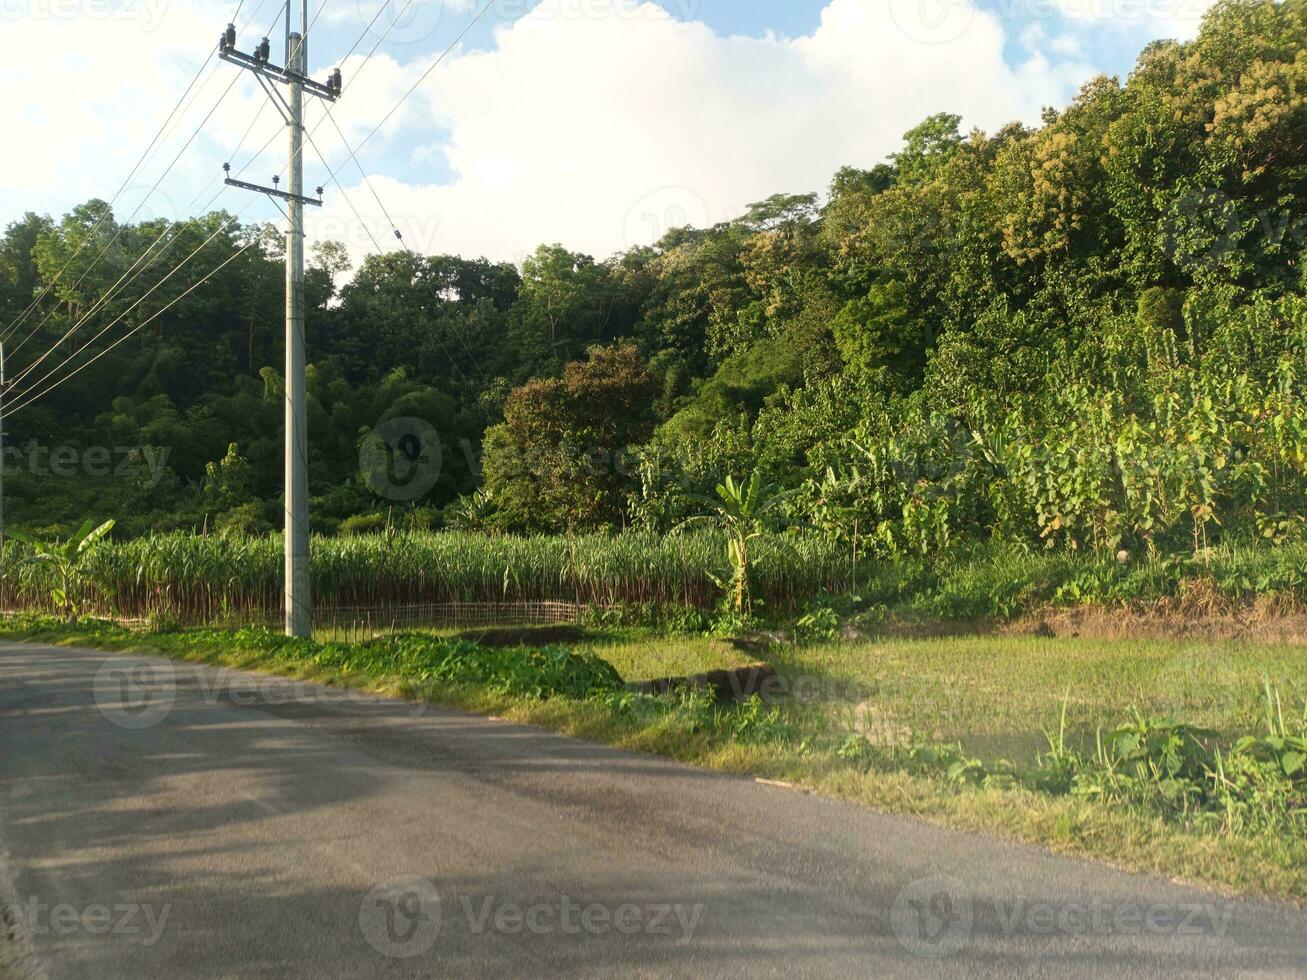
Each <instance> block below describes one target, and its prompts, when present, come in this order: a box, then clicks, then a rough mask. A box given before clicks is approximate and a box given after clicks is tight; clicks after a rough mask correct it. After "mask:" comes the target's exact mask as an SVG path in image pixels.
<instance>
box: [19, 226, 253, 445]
mask: <svg viewBox="0 0 1307 980" xmlns="http://www.w3.org/2000/svg"><path fill="white" fill-rule="evenodd" d="M254 244H255V242H254V241H250V242H247V243H246V244H245V245H243V246H241V248H240V249H239V250H237V251H236V252H235V253H233V254H232V255H231V256H229V257H228V258H227V259H226V260H225V261H224V262H223V263H222V264H221V265H219V266H218V267H217V268H216V269H214V270H213V271H212V272H210V273H208V274H207V275H206V276H205V277H204V278H203V279H201V280H200V281H199V282H197V283H195V284H193V285H192V286H190V287H189V288H188V289H187V290H186V291H185V292H184V293H182V294H181V295H180V296H178V297H177V298H176V299H174V300H173V301H172V302H170V303H169V304H168V305H167V306H165V307H163V308H162V309H160V310H158V311H157V312H155V313H154V314H152V315H151V316H150V317H149V318H148V319H146V320H142V321H141V322H140V323H138V324H137V325H136V326H135V327H133V328H132V329H131V330H129V331H128V332H127V333H125V334H123V335H122V336H121V337H119V338H118V339H117V340H115V341H114V342H113V343H112V344H110V345H109V346H108V347H106V348H105V349H104V350H102V351H100V353H98V354H96V355H95V356H94V357H93V358H91V359H90V360H89V361H87V362H86V363H85V364H81V365H78V367H77V368H76V369H74V370H73V371H72V372H71V373H70V374H68V375H67V376H66V377H64V378H61V379H60V380H59V381H56V382H55V383H54V384H53V385H51V386H50V387H49V388H46V389H45V390H44V391H41V392H38V393H37V394H35V395H32V396H31V397H30V398H27V399H26V400H24V401H22V402H20V403H19V404H18V405H15V406H14V407H13V408H11V409H8V410H7V411H6V412H5V413H4V415H3V416H0V420H3V419H6V418H8V417H9V416H10V415H13V414H14V413H15V412H17V411H20V410H21V409H23V408H25V407H27V406H28V405H30V404H32V402H34V401H36V400H37V399H38V398H44V397H45V396H46V395H48V394H49V393H50V392H52V391H54V390H55V389H56V388H58V387H59V385H61V384H64V383H65V382H67V381H68V380H69V379H70V378H72V377H73V376H74V375H76V374H78V373H80V372H81V371H83V370H85V369H86V368H88V367H90V366H91V365H92V364H94V363H95V362H96V361H98V360H99V359H100V358H102V357H104V355H106V354H108V353H109V352H110V351H111V350H113V349H114V348H115V347H117V346H118V345H119V344H121V343H123V342H124V341H126V340H128V339H129V338H131V337H132V336H134V335H135V334H137V333H139V332H140V331H141V330H143V329H145V327H147V326H148V325H149V324H150V323H152V322H154V321H155V320H157V319H158V318H159V317H161V316H163V314H165V313H167V312H168V310H170V309H172V307H174V306H176V305H177V304H178V303H180V302H181V301H182V300H184V299H185V298H186V297H187V296H189V295H190V294H191V293H193V292H195V290H197V289H199V288H200V287H201V286H203V285H204V284H205V283H206V282H208V281H209V280H210V279H212V278H213V277H214V276H216V275H217V274H218V273H219V272H221V271H222V270H223V269H225V268H226V267H227V266H228V265H230V264H231V263H232V262H234V261H236V259H238V258H240V257H241V256H242V255H244V254H245V252H246V251H247V250H248V249H250V248H251V247H253V245H254ZM30 390H31V389H30V388H29V389H28V391H30ZM20 397H21V396H20Z"/></svg>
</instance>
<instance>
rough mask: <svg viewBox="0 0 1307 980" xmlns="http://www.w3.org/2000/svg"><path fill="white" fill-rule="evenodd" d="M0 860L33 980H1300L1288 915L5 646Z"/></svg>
mask: <svg viewBox="0 0 1307 980" xmlns="http://www.w3.org/2000/svg"><path fill="white" fill-rule="evenodd" d="M0 846H2V847H3V850H0V904H3V905H4V906H5V908H4V922H3V923H0V975H4V974H6V971H7V973H8V974H12V975H14V976H17V977H27V976H33V977H49V978H74V977H77V978H83V977H88V978H89V977H94V978H100V977H113V978H119V977H121V978H128V980H141V978H153V977H159V978H168V980H181V978H237V977H239V978H249V977H267V978H277V980H284V978H297V977H309V978H314V980H326V978H334V977H350V978H358V977H387V978H391V977H394V978H400V977H442V978H443V977H532V978H534V977H543V976H589V977H610V976H618V975H620V976H632V977H646V976H647V977H653V976H685V977H718V976H721V977H727V976H731V977H745V976H747V977H766V976H782V977H787V978H793V977H807V976H812V977H841V978H843V977H900V976H902V977H912V976H921V977H931V978H934V977H974V976H994V977H1010V976H1059V977H1061V976H1084V977H1095V978H1097V977H1104V976H1126V977H1168V978H1169V977H1177V976H1211V975H1213V974H1217V973H1219V974H1221V975H1237V974H1245V975H1256V976H1260V977H1273V976H1284V977H1302V976H1307V916H1304V914H1303V913H1302V912H1301V911H1299V910H1296V909H1293V908H1291V907H1290V906H1288V905H1281V904H1277V903H1270V902H1258V901H1229V900H1226V899H1224V898H1221V897H1219V896H1217V895H1215V894H1212V893H1209V892H1206V891H1203V890H1198V889H1192V888H1188V887H1182V886H1178V885H1174V884H1169V883H1166V882H1163V881H1158V880H1155V879H1152V878H1148V877H1145V876H1140V875H1133V874H1127V873H1124V872H1121V871H1117V870H1113V869H1111V868H1109V867H1106V866H1104V865H1099V864H1095V863H1090V862H1084V861H1079V860H1074V859H1070V858H1065V857H1059V856H1055V855H1052V854H1049V853H1046V852H1044V851H1042V850H1040V849H1038V848H1033V847H1026V846H1020V845H1014V844H1010V843H1004V842H1000V841H997V840H994V839H992V838H989V837H986V836H983V835H978V834H967V833H957V832H953V831H948V830H943V829H940V828H937V827H934V826H931V825H928V824H926V823H923V822H920V821H917V820H913V819H909V818H905V817H896V816H886V815H883V814H878V813H875V812H872V811H870V810H867V809H865V808H861V807H857V806H854V805H851V804H846V803H840V802H834V801H829V800H824V799H820V798H817V797H813V796H809V795H805V794H803V793H799V792H796V791H794V790H791V789H787V788H784V787H778V786H774V785H764V784H760V783H758V782H756V781H754V780H749V779H744V778H737V777H731V776H724V775H716V774H711V773H707V772H701V771H698V770H695V769H692V768H689V767H685V766H681V765H677V764H675V763H671V762H667V761H664V760H659V759H654V758H648V757H643V756H639V755H633V754H629V753H624V752H619V751H615V750H612V749H609V748H605V747H601V746H596V745H591V744H588V743H585V742H581V741H576V740H571V739H566V738H561V737H557V736H554V735H551V734H547V733H544V732H541V731H538V730H535V729H531V728H526V727H521V726H516V725H509V724H505V723H502V722H498V721H494V720H491V719H483V718H478V717H471V716H468V715H465V714H460V713H456V712H450V711H443V710H438V709H434V708H430V707H425V706H419V705H414V704H410V703H406V702H400V701H393V700H387V699H382V698H372V697H363V696H360V695H353V694H348V693H345V692H339V691H334V690H331V689H327V688H321V687H316V686H312V685H304V684H299V683H296V682H291V681H283V680H275V679H269V678H263V677H261V676H258V675H252V674H245V673H237V672H231V671H223V670H217V669H211V668H198V667H195V666H193V665H188V664H173V663H171V662H168V661H163V660H147V659H142V658H130V657H124V656H122V655H111V654H103V653H96V652H90V651H81V650H68V649H60V648H48V647H40V646H28V645H13V644H5V645H0ZM6 962H7V964H8V965H7V966H6V965H5V964H6Z"/></svg>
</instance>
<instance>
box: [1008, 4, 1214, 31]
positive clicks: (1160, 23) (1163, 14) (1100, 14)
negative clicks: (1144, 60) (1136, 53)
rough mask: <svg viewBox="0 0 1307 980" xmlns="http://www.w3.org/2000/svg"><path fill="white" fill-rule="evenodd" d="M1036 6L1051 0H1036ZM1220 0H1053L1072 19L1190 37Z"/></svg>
mask: <svg viewBox="0 0 1307 980" xmlns="http://www.w3.org/2000/svg"><path fill="white" fill-rule="evenodd" d="M1034 2H1035V4H1036V6H1037V7H1038V5H1040V4H1042V3H1046V2H1047V0H1034ZM1215 2H1216V0H1052V3H1053V5H1054V7H1056V9H1057V11H1058V12H1059V13H1060V14H1062V16H1063V17H1066V18H1067V19H1068V20H1071V21H1076V22H1080V23H1082V24H1095V25H1102V26H1106V27H1115V28H1117V29H1119V30H1122V31H1133V32H1138V31H1139V30H1140V29H1144V30H1146V31H1147V32H1148V33H1149V34H1150V35H1151V36H1154V37H1173V38H1178V39H1180V40H1187V39H1189V38H1192V37H1193V36H1194V35H1196V34H1197V33H1198V28H1199V26H1201V24H1202V20H1203V15H1204V14H1205V13H1207V11H1208V9H1209V8H1210V7H1211V6H1212V4H1213V3H1215Z"/></svg>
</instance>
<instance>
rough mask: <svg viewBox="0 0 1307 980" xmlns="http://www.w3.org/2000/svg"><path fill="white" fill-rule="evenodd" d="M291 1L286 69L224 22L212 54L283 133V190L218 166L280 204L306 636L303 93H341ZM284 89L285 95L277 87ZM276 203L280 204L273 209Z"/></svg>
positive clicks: (293, 559) (296, 557)
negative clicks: (245, 73) (273, 115)
mask: <svg viewBox="0 0 1307 980" xmlns="http://www.w3.org/2000/svg"><path fill="white" fill-rule="evenodd" d="M290 8H291V4H290V3H287V4H286V65H285V67H280V68H279V67H277V66H276V65H274V64H272V63H271V62H270V61H269V60H268V59H269V55H270V54H271V44H270V43H269V41H268V39H267V38H266V37H265V38H263V40H262V41H260V42H259V45H258V47H257V48H255V49H254V53H253V54H252V55H251V54H244V53H243V52H240V51H237V50H236V28H235V26H234V25H232V24H228V25H227V30H226V31H224V32H223V34H222V38H221V40H220V41H219V43H218V57H220V58H222V59H223V60H224V61H229V62H231V63H232V64H234V65H238V66H240V67H241V68H245V69H248V70H249V71H251V72H253V73H254V77H255V78H256V79H257V80H258V82H259V84H260V85H261V86H262V87H263V90H264V91H265V92H267V94H268V97H269V98H270V99H271V100H272V102H273V105H275V106H276V107H277V111H278V112H280V113H281V116H282V118H283V119H284V120H285V121H286V128H287V129H288V131H289V133H290V147H289V149H290V158H289V161H288V164H287V166H288V168H289V172H288V175H287V176H288V177H289V184H290V189H289V190H288V191H282V190H280V189H278V188H277V186H276V185H277V184H279V183H280V178H278V177H273V178H272V182H273V186H272V187H261V186H259V185H258V184H248V183H245V182H244V181H240V180H236V179H234V178H232V177H231V175H230V174H231V164H230V163H224V164H223V165H222V169H223V170H224V171H225V172H226V173H227V178H226V183H227V184H228V185H230V186H233V187H241V188H244V189H245V190H250V191H257V192H258V193H261V194H267V195H268V197H269V198H270V199H272V200H273V202H274V203H276V201H278V200H282V201H285V202H286V203H287V205H288V206H289V211H287V212H283V213H284V214H285V215H286V219H287V222H288V224H289V227H288V228H287V231H286V377H285V383H286V436H285V454H286V465H285V500H284V509H285V542H286V557H285V565H286V567H285V589H284V598H283V608H284V614H285V627H286V635H287V636H301V637H309V636H311V635H312V633H313V604H312V598H311V596H310V594H309V474H308V452H309V434H308V430H309V426H308V414H307V411H306V404H305V397H306V396H305V381H304V206H305V205H306V204H311V205H314V206H317V207H321V205H322V188H321V187H319V188H318V197H317V199H314V198H311V197H305V196H304V93H305V92H308V93H309V94H311V95H316V96H317V97H318V98H321V99H326V100H328V101H330V102H334V101H335V100H336V99H337V98H338V97H339V96H340V92H341V76H340V69H339V68H337V69H335V70H333V71H332V73H331V76H330V78H329V79H328V81H327V84H325V85H323V84H321V83H319V82H315V81H313V80H312V79H311V78H309V77H308V39H307V34H308V27H309V5H308V0H301V5H300V32H299V33H292V31H291V14H290ZM278 85H284V86H285V87H286V90H287V92H286V96H283V95H282V93H281V91H280V90H279V89H278V88H277V86H278ZM279 206H280V205H279Z"/></svg>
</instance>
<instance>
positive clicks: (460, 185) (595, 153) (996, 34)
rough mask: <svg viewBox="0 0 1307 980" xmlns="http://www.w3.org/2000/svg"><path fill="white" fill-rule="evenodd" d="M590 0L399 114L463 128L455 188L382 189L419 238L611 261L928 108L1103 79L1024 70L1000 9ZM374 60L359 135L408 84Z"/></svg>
mask: <svg viewBox="0 0 1307 980" xmlns="http://www.w3.org/2000/svg"><path fill="white" fill-rule="evenodd" d="M578 2H579V0H545V3H543V4H542V5H541V7H540V8H539V9H538V10H537V12H535V13H533V14H531V15H528V16H526V17H523V18H522V19H520V20H518V21H516V22H515V23H513V24H511V25H510V26H507V27H504V28H503V29H501V30H500V31H499V32H498V33H497V35H496V43H495V46H494V48H493V50H489V51H483V52H474V53H465V54H460V55H459V56H457V57H453V58H451V59H450V60H449V61H448V62H447V63H446V64H444V65H442V66H441V67H440V68H439V69H437V71H436V73H435V74H433V76H432V77H431V78H430V79H429V80H428V81H427V82H426V83H424V84H423V86H422V87H421V89H420V90H419V92H418V93H417V94H415V96H414V97H413V99H412V100H410V103H409V105H408V106H407V108H406V113H405V118H404V119H403V120H402V121H401V120H400V119H399V118H398V117H397V118H396V119H395V120H392V121H391V123H390V124H388V126H387V130H389V131H391V132H392V134H393V132H394V131H395V130H403V129H407V130H410V131H414V130H418V131H420V130H421V129H422V128H423V127H427V128H430V127H439V129H441V130H442V131H445V132H447V133H448V143H447V145H445V147H444V151H445V152H444V156H445V159H446V160H447V161H448V163H449V165H450V166H451V167H452V168H453V171H454V174H455V177H454V179H453V181H452V182H450V183H445V184H437V183H434V182H433V183H431V184H426V185H421V186H412V185H407V184H400V183H397V182H394V181H377V182H376V184H377V190H378V192H379V193H380V194H381V196H382V198H383V200H384V201H385V203H386V205H387V207H388V209H389V210H390V211H391V213H392V214H393V215H394V216H395V218H396V221H397V222H398V223H399V224H400V225H401V227H402V228H403V230H404V231H405V238H406V240H407V241H409V243H410V244H411V245H412V246H413V247H415V248H422V249H425V250H430V251H449V252H461V253H464V254H469V255H479V254H485V255H488V256H491V257H493V258H508V259H520V258H521V257H522V256H523V255H524V254H526V253H528V252H529V251H530V250H531V249H533V248H534V247H535V246H536V245H537V244H539V243H541V242H553V241H561V242H563V243H565V244H567V245H569V246H570V247H573V248H578V249H583V250H586V251H589V252H592V253H594V254H596V255H600V256H602V255H607V254H609V253H610V252H612V251H615V250H617V249H621V248H625V247H628V246H629V245H632V244H636V243H638V242H640V241H648V240H651V239H652V238H654V237H656V234H657V233H660V232H661V231H662V230H665V225H667V224H668V223H669V222H670V221H675V220H678V219H689V220H690V221H691V222H693V223H704V222H710V221H719V220H723V219H725V218H728V217H731V216H733V215H735V214H738V213H739V212H740V211H741V210H742V209H743V208H744V206H745V205H747V204H748V203H749V202H751V201H754V200H758V199H759V198H761V197H764V196H767V195H769V194H772V193H775V192H778V191H793V192H799V191H809V190H821V189H823V188H824V187H825V184H826V182H827V181H828V180H829V179H830V177H831V175H832V174H833V173H834V171H835V170H836V169H837V168H838V167H840V166H841V165H844V164H854V165H860V166H870V165H871V164H873V163H875V162H878V161H879V160H881V159H882V158H883V157H884V156H885V155H886V154H887V153H889V152H891V151H892V150H893V149H895V148H896V146H897V145H898V143H899V139H900V137H901V135H902V133H903V132H904V131H905V130H907V129H908V128H910V127H911V126H913V125H915V124H916V123H917V122H919V121H920V120H921V119H922V118H924V117H925V116H926V115H928V114H930V113H933V112H939V111H954V112H958V113H960V114H961V115H962V116H963V118H964V125H965V126H970V125H978V126H981V127H982V128H987V129H991V130H992V129H994V128H996V127H998V126H1000V125H1002V124H1003V123H1005V122H1008V121H1010V120H1012V119H1014V118H1021V119H1023V120H1026V121H1033V120H1035V119H1037V117H1038V112H1039V109H1040V107H1041V106H1043V105H1045V104H1051V103H1057V102H1060V101H1062V100H1063V99H1065V98H1066V97H1067V96H1068V95H1069V94H1070V93H1071V92H1072V91H1073V90H1074V88H1075V87H1076V86H1077V85H1078V84H1079V83H1080V82H1082V81H1083V80H1084V79H1085V78H1086V77H1087V76H1088V75H1089V74H1091V71H1090V69H1089V67H1088V66H1087V65H1086V64H1084V63H1083V62H1082V61H1080V60H1078V59H1073V60H1066V61H1062V62H1059V63H1050V62H1049V61H1048V60H1046V58H1044V57H1043V56H1041V55H1036V56H1033V57H1031V58H1030V59H1029V60H1028V61H1026V62H1024V63H1022V64H1020V65H1017V66H1015V67H1012V66H1009V65H1008V64H1007V63H1006V62H1005V61H1004V56H1003V50H1004V42H1005V35H1004V32H1003V30H1002V27H1001V26H1000V23H999V21H998V20H997V19H996V18H995V17H993V16H991V15H989V14H986V13H984V12H981V11H979V10H971V11H969V15H968V17H967V19H966V23H965V24H963V25H962V28H961V30H960V32H959V33H956V34H955V36H936V37H931V38H929V40H928V41H922V40H919V39H917V38H919V37H921V33H920V32H919V31H913V30H911V29H909V30H908V31H906V32H905V30H904V27H903V23H902V11H901V10H900V11H898V12H897V13H896V11H895V10H894V9H892V8H893V7H894V4H890V5H887V4H886V3H885V2H884V0H832V2H830V3H829V5H828V6H827V7H826V9H825V11H824V13H823V15H822V19H821V24H820V27H819V28H818V29H817V30H816V32H815V33H814V34H812V35H811V36H808V37H800V38H795V39H785V38H779V37H775V36H767V37H763V38H749V37H724V36H721V35H718V34H716V33H714V32H713V31H712V30H711V29H709V28H708V27H707V26H705V25H703V24H702V23H688V24H687V23H684V22H680V21H677V20H675V19H673V18H672V17H670V16H669V15H668V14H667V13H666V12H665V11H663V10H662V9H661V8H659V7H657V6H655V5H652V4H645V5H638V4H634V3H623V2H622V0H584V6H585V9H586V10H588V11H589V12H590V15H589V16H576V15H575V11H577V10H578V9H580V8H578V7H577V6H576V4H577V3H578ZM569 11H570V13H569ZM946 33H947V32H946ZM932 41H938V43H930V42H932ZM373 70H374V67H373V65H369V67H368V69H367V71H368V75H366V76H365V79H364V81H363V82H361V83H360V84H361V85H362V86H363V87H364V89H365V93H366V94H365V95H364V97H363V98H361V99H360V98H359V97H358V93H357V92H351V91H350V89H349V82H348V78H349V75H348V72H347V74H346V77H347V85H346V96H345V98H344V99H343V100H342V102H341V103H340V110H339V113H340V115H341V116H342V118H345V119H347V121H348V125H349V128H350V131H351V137H352V138H356V137H358V136H361V135H362V134H363V133H366V131H367V129H368V128H370V125H365V124H366V123H367V122H368V121H369V120H372V119H375V118H376V114H377V113H379V112H380V111H383V110H381V109H378V106H386V105H388V104H390V102H388V101H387V100H386V99H384V98H382V94H383V90H384V89H385V88H386V87H392V88H393V89H394V91H396V92H402V91H403V89H404V88H405V87H407V84H411V79H412V77H413V74H412V66H401V65H399V64H397V63H395V62H393V61H387V62H385V63H383V64H382V65H381V66H380V67H379V69H378V71H377V74H376V75H373V74H372V73H373ZM391 101H393V99H392V100H391ZM351 103H352V105H351ZM328 129H329V127H328ZM324 131H325V130H324ZM333 145H334V137H333ZM370 150H371V146H369V151H370ZM381 168H382V169H384V165H381ZM383 184H384V189H383ZM347 190H348V193H349V195H350V196H351V197H352V198H353V200H354V203H355V205H356V206H358V207H359V209H360V211H361V212H363V213H364V214H365V215H373V214H376V213H379V212H378V209H377V208H376V207H375V205H374V204H373V202H372V200H371V195H370V194H369V193H368V191H367V189H366V188H364V187H360V186H357V183H350V184H349V185H348V186H347ZM329 198H331V201H330V203H329V207H328V208H327V209H326V211H327V213H326V214H325V215H323V216H322V219H323V221H324V222H325V223H327V224H330V225H332V226H333V227H344V226H346V225H347V224H348V221H347V219H346V218H345V215H346V214H347V213H348V212H347V208H346V206H345V203H344V201H343V200H341V195H340V194H339V192H337V193H335V194H329ZM370 223H371V222H370ZM378 223H379V224H381V225H384V221H378ZM352 237H354V236H351V238H352ZM352 244H353V243H352Z"/></svg>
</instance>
